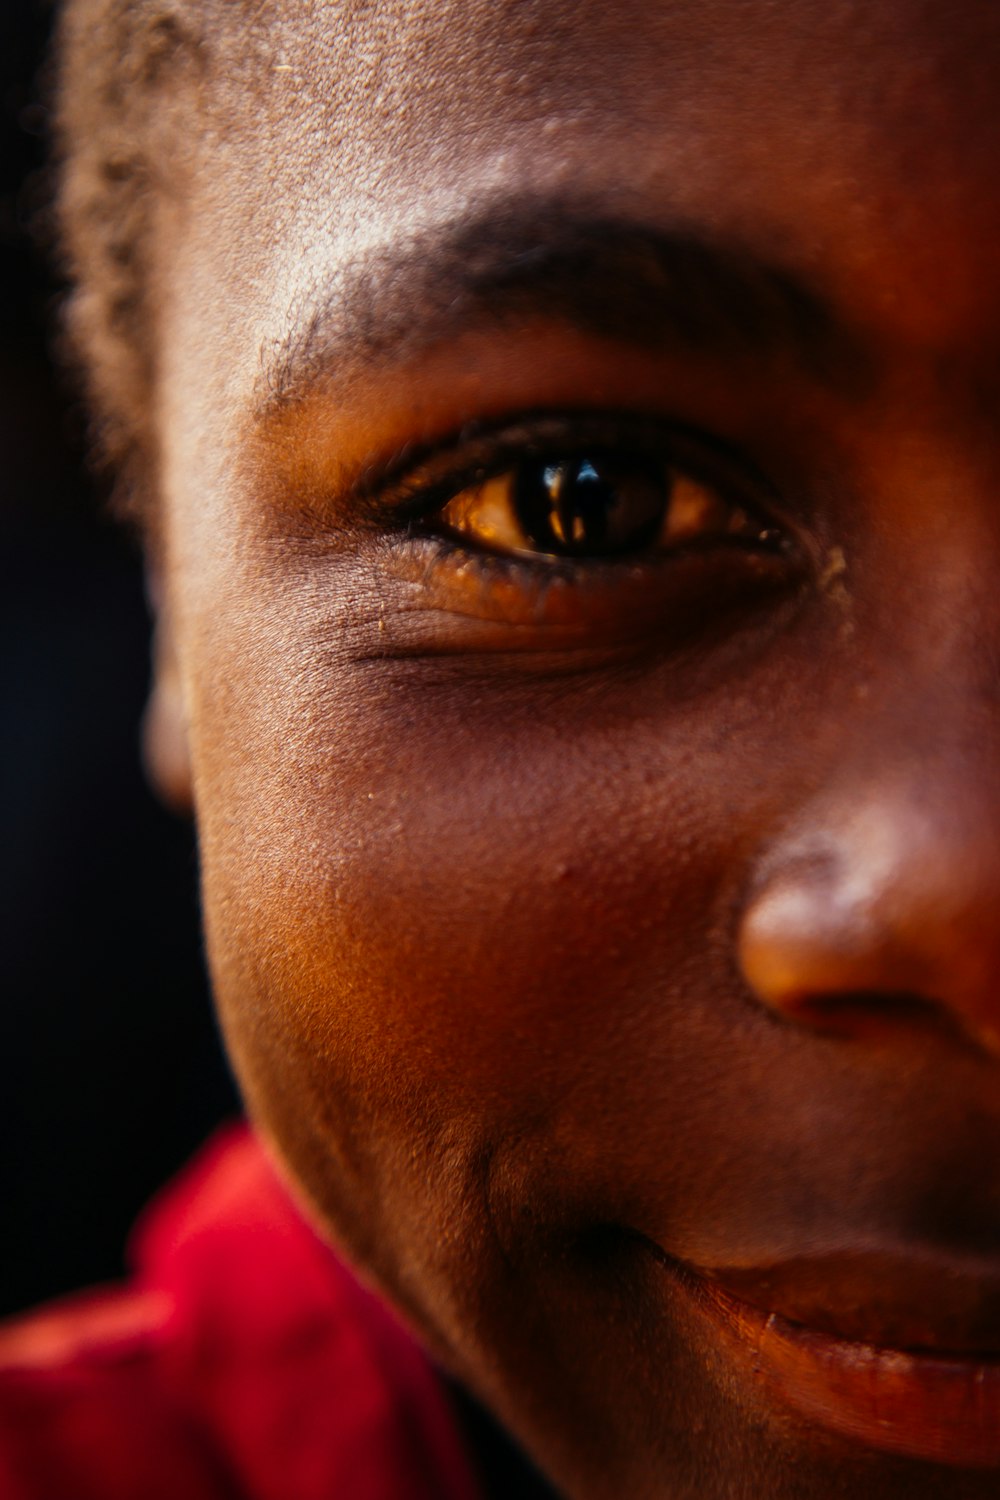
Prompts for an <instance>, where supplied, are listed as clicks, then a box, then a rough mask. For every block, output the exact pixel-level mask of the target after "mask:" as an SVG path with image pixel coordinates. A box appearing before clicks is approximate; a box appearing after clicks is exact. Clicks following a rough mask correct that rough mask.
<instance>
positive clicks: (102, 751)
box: [0, 0, 236, 1313]
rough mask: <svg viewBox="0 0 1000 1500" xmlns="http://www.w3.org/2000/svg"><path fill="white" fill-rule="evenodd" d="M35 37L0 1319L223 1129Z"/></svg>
mask: <svg viewBox="0 0 1000 1500" xmlns="http://www.w3.org/2000/svg"><path fill="white" fill-rule="evenodd" d="M50 22H51V13H50V7H49V6H48V5H44V4H42V3H40V0H0V73H2V77H0V91H2V143H0V767H2V779H0V798H2V823H0V961H2V966H3V967H2V971H0V972H2V976H3V977H2V981H0V1313H6V1312H10V1311H12V1310H14V1309H17V1308H21V1307H24V1306H27V1305H29V1304H31V1303H34V1302H36V1301H38V1300H39V1299H41V1298H44V1297H49V1296H52V1295H54V1294H56V1293H59V1292H62V1291H66V1290H69V1289H71V1288H74V1287H77V1286H81V1285H85V1284H88V1283H91V1282H94V1281H98V1280H106V1279H108V1278H111V1277H114V1276H117V1275H119V1274H120V1272H121V1269H122V1265H123V1249H124V1243H125V1238H126V1234H127V1230H128V1227H129V1225H130V1223H131V1222H132V1220H133V1219H134V1217H135V1214H136V1212H137V1210H138V1209H139V1208H140V1207H141V1205H142V1204H143V1202H144V1201H145V1200H146V1199H147V1198H148V1197H149V1196H150V1194H151V1193H152V1192H153V1191H154V1190H155V1188H156V1187H157V1186H158V1184H159V1183H161V1182H162V1181H163V1180H164V1179H165V1178H166V1177H167V1176H169V1174H170V1172H171V1171H172V1170H174V1169H175V1167H176V1166H177V1165H179V1163H180V1162H182V1161H183V1160H184V1158H185V1157H186V1156H187V1155H189V1154H190V1152H191V1150H192V1149H193V1148H194V1147H195V1146H196V1145H197V1143H198V1141H199V1140H200V1139H202V1138H203V1137H204V1136H205V1135H206V1134H207V1133H208V1132H209V1131H210V1130H211V1128H212V1126H213V1125H214V1124H215V1122H216V1121H218V1120H219V1119H220V1118H221V1117H223V1116H224V1115H229V1114H232V1113H233V1112H234V1111H235V1109H236V1103H235V1095H234V1092H233V1089H232V1084H231V1082H230V1079H229V1076H228V1073H227V1071H226V1068H225V1064H224V1062H223V1060H222V1056H221V1050H220V1047H219V1043H218V1039H217V1036H216V1032H215V1026H214V1022H213V1020H212V1018H211V1013H210V1008H209V1003H208V999H207V992H206V983H205V979H204V976H203V968H202V957H201V940H200V936H199V930H198V919H197V893H196V884H197V871H196V861H195V852H194V841H193V836H192V832H191V829H190V827H189V826H188V825H187V824H186V823H184V822H183V821H182V820H180V819H177V818H175V817H173V816H172V815H171V814H169V813H167V812H165V811H163V810H162V809H161V808H160V807H159V805H158V804H157V803H156V802H155V800H154V799H153V797H152V795H151V794H150V792H149V791H148V790H147V788H146V786H145V783H144V781H143V777H142V772H141V768H140V764H139V754H138V724H139V717H140V714H141V711H142V703H143V697H144V694H145V690H146V685H147V677H148V665H147V663H148V653H149V641H148V634H149V630H148V621H147V617H146V610H145V604H144V595H143V582H142V568H141V560H140V558H139V556H138V552H137V549H136V547H135V546H134V544H132V543H131V542H130V541H129V539H128V538H126V537H125V536H124V535H122V534H120V533H119V531H118V529H117V528H116V527H114V526H112V525H111V524H110V523H109V522H107V521H106V520H105V519H104V518H103V515H102V511H101V498H100V496H99V495H97V494H96V493H95V486H94V485H93V484H92V483H91V482H90V481H89V480H88V478H87V476H86V473H85V468H84V463H83V453H84V447H85V444H84V437H83V428H84V421H83V417H82V415H81V413H80V411H79V409H78V407H77V404H76V403H75V401H74V399H73V394H72V389H71V382H69V381H68V380H66V378H65V377H64V376H61V375H60V374H58V373H57V370H56V366H55V363H54V361H53V359H52V346H53V343H54V329H55V326H56V319H57V304H58V296H59V286H58V284H57V280H56V277H55V273H54V271H53V269H52V266H51V263H50V260H49V259H48V258H47V257H46V256H45V255H44V254H43V253H42V252H41V251H40V250H39V248H38V240H39V224H40V223H41V225H42V235H41V237H42V239H43V240H44V205H45V202H46V198H47V194H48V191H49V188H48V182H47V173H46V170H45V162H46V158H47V153H48V143H47V133H48V119H47V113H46V108H45V104H44V99H45V95H46V88H45V84H44V79H40V77H39V69H40V67H41V65H42V63H43V60H44V58H45V56H46V50H47V49H46V44H47V33H48V30H49V26H50ZM40 215H41V218H40Z"/></svg>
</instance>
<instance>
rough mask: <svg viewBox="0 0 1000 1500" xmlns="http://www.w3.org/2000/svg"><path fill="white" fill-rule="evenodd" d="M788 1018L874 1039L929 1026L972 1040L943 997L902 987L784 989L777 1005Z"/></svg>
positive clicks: (830, 1031)
mask: <svg viewBox="0 0 1000 1500" xmlns="http://www.w3.org/2000/svg"><path fill="white" fill-rule="evenodd" d="M781 1011H782V1014H783V1015H784V1016H785V1017H786V1018H787V1019H788V1020H789V1021H791V1022H797V1023H798V1024H800V1025H803V1026H808V1027H810V1028H811V1029H812V1030H814V1031H821V1032H824V1033H826V1034H827V1035H829V1036H840V1037H844V1038H850V1039H852V1040H854V1041H863V1040H870V1041H877V1040H878V1038H879V1037H880V1036H881V1035H882V1034H883V1033H884V1034H887V1035H889V1034H891V1035H892V1036H897V1035H898V1034H899V1033H900V1031H901V1030H912V1031H916V1032H921V1031H923V1032H930V1033H934V1034H937V1035H939V1036H947V1038H948V1039H949V1040H950V1041H952V1042H954V1041H956V1040H958V1041H961V1042H963V1043H965V1044H969V1045H972V1046H975V1047H976V1049H977V1050H978V1046H979V1044H978V1042H976V1041H975V1040H974V1038H972V1037H971V1036H970V1035H969V1033H968V1032H967V1031H966V1029H965V1028H964V1027H963V1026H962V1025H961V1024H960V1022H959V1021H958V1020H957V1018H956V1017H955V1015H954V1014H953V1012H952V1011H951V1010H950V1009H949V1008H948V1006H946V1005H944V1004H943V1003H941V1002H939V1001H937V1000H933V999H928V998H926V997H925V996H923V995H917V994H912V993H910V992H908V991H905V990H899V991H891V990H888V991H887V990H854V991H847V992H843V993H839V994H837V993H829V992H828V993H822V994H817V993H815V992H813V993H809V992H802V993H799V994H795V993H788V994H786V996H785V997H784V1003H783V1005H782V1007H781Z"/></svg>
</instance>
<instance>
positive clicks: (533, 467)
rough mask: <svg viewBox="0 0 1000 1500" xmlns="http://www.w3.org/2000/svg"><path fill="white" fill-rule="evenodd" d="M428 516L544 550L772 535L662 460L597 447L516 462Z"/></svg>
mask: <svg viewBox="0 0 1000 1500" xmlns="http://www.w3.org/2000/svg"><path fill="white" fill-rule="evenodd" d="M433 522H434V525H435V528H438V527H440V528H443V529H445V530H446V531H447V532H449V533H450V534H451V535H453V536H457V537H458V538H459V539H464V540H467V541H469V542H472V543H475V544H477V545H479V546H482V547H486V548H489V549H492V550H493V551H496V552H514V553H521V554H528V555H535V556H543V555H544V556H550V557H575V558H588V557H589V558H609V557H616V556H627V555H629V554H632V555H635V554H641V553H648V552H650V551H656V552H658V551H663V550H665V549H667V548H672V547H675V546H680V545H683V544H684V543H686V542H702V541H704V542H709V541H712V540H720V541H721V540H723V539H729V540H733V541H744V542H748V543H752V544H756V545H764V546H767V545H769V544H770V543H772V542H773V541H774V540H775V539H776V533H775V532H774V531H773V530H771V529H769V528H768V527H767V526H766V525H765V524H764V522H763V521H762V520H761V518H760V517H759V516H754V515H752V514H751V513H750V512H748V511H747V510H745V509H744V508H743V507H742V506H741V505H739V504H738V503H737V502H736V501H734V500H730V499H727V498H726V497H725V496H724V495H723V494H722V493H721V491H720V490H719V488H718V487H716V486H715V485H713V484H711V483H710V482H708V481H707V480H702V479H699V478H697V477H696V476H694V475H693V474H688V473H686V472H684V471H683V470H681V469H679V468H678V467H677V466H676V465H674V464H671V463H670V462H669V461H668V460H667V459H666V458H659V457H652V456H650V455H647V454H642V453H624V452H607V451H601V450H596V451H593V452H590V453H588V454H587V455H586V456H576V457H570V456H566V457H563V456H560V455H552V456H551V457H549V456H546V457H542V458H529V459H525V460H524V461H522V462H520V463H517V464H515V465H512V466H511V467H510V468H508V469H506V470H505V471H504V472H503V473H500V474H496V475H493V476H491V477H488V478H486V479H484V480H482V481H481V482H480V483H478V484H475V485H470V486H469V487H467V488H466V489H464V490H462V491H461V492H460V493H459V494H457V495H455V496H453V498H452V499H450V500H449V501H448V502H447V503H446V504H445V505H444V506H442V507H441V508H440V510H438V511H437V513H436V515H435V516H434V518H433Z"/></svg>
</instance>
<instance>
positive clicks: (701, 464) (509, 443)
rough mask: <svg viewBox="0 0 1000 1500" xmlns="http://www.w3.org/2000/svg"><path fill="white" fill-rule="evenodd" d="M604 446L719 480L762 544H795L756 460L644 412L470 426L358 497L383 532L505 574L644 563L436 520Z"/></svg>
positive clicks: (569, 572)
mask: <svg viewBox="0 0 1000 1500" xmlns="http://www.w3.org/2000/svg"><path fill="white" fill-rule="evenodd" d="M595 448H599V449H601V450H604V451H611V452H615V451H617V452H624V453H629V454H631V455H638V456H640V457H648V458H651V459H655V460H657V461H658V462H660V463H661V464H662V465H663V466H664V468H665V469H674V470H676V471H677V472H678V473H679V474H683V475H686V476H688V477H692V478H694V479H696V480H698V481H700V482H702V483H704V484H706V485H709V486H711V487H712V488H714V489H715V490H717V491H718V493H719V495H720V496H721V497H722V498H723V499H724V500H725V501H726V502H727V503H729V504H731V505H733V506H734V507H737V506H738V507H741V508H743V509H745V510H746V511H748V512H749V513H750V514H751V515H752V516H754V517H758V518H759V519H760V524H761V532H762V537H763V535H765V534H766V535H767V543H766V544H765V542H764V541H763V540H762V541H761V542H760V543H759V545H758V547H757V549H756V550H759V551H770V552H771V553H772V554H773V553H775V552H778V551H782V550H787V548H788V545H789V537H788V533H787V530H786V528H785V527H784V526H783V525H782V524H781V523H779V521H778V520H777V519H776V517H775V503H774V495H773V491H772V489H771V486H770V485H769V484H768V483H767V481H766V480H765V479H764V477H763V476H762V475H761V474H760V473H759V472H758V471H757V470H756V469H755V467H754V466H753V464H752V463H751V462H750V461H749V460H747V459H746V458H744V457H743V456H741V455H737V454H735V453H733V452H732V450H730V449H729V448H728V447H727V446H726V445H725V444H723V443H722V442H720V441H719V440H718V439H715V438H711V437H709V436H707V435H706V434H703V433H701V432H697V431H695V430H693V429H690V428H686V427H681V426H679V425H676V424H670V423H666V422H664V421H663V420H662V419H658V418H654V417H649V416H643V415H638V416H637V415H636V414H634V413H617V412H597V413H595V412H587V413H555V414H554V413H552V412H528V413H521V414H518V415H517V416H515V417H509V418H507V419H506V420H505V421H504V422H503V423H502V424H496V425H495V426H483V425H482V424H474V425H470V426H467V427H465V428H464V429H462V430H461V431H460V432H459V433H457V434H455V435H454V436H453V437H452V438H451V439H445V440H444V441H443V442H439V443H437V444H435V445H434V446H433V447H431V446H429V445H428V446H427V447H425V448H422V449H417V450H414V449H412V448H410V449H407V450H405V451H404V452H403V453H401V454H397V455H395V456H394V457H393V459H392V460H390V461H389V462H388V463H387V464H385V465H383V466H380V467H373V468H370V469H369V470H368V471H367V472H366V474H365V475H364V477H363V480H362V482H361V484H360V485H359V486H357V487H356V498H357V499H358V500H359V501H360V502H361V505H362V508H363V509H364V510H365V511H367V512H368V514H369V516H370V518H371V520H372V522H373V523H374V524H376V525H378V526H379V527H380V528H384V529H386V530H388V531H389V532H390V533H395V534H396V536H397V537H398V536H404V537H406V538H407V539H408V540H412V539H414V538H416V537H419V538H421V539H423V540H424V541H425V542H433V543H436V544H438V545H439V546H443V547H447V548H449V549H454V550H455V551H456V552H460V553H462V554H464V555H465V556H466V557H468V558H469V559H470V561H473V562H475V564H477V565H478V566H479V567H481V568H483V569H485V570H487V571H496V570H497V569H498V568H501V569H503V570H504V571H505V572H509V571H515V572H523V571H524V570H527V571H529V572H530V573H532V574H533V575H536V576H537V574H538V573H539V572H542V571H544V572H547V573H549V574H552V575H555V574H560V575H562V576H564V577H575V576H578V575H579V574H580V573H581V572H583V571H586V572H587V573H588V574H591V573H594V572H595V571H596V570H597V569H608V568H618V569H620V568H621V567H622V566H632V567H634V566H635V563H636V556H635V555H626V556H621V557H615V556H607V557H599V556H594V557H571V556H553V555H551V554H546V553H544V552H541V551H539V552H537V553H522V552H508V551H503V550H495V549H491V548H489V547H488V546H486V545H483V544H477V543H476V542H475V541H473V540H469V539H468V538H467V537H464V536H462V535H461V534H457V533H456V532H454V531H449V530H448V529H447V528H445V527H442V528H441V529H440V530H435V529H434V527H433V521H434V518H435V517H436V516H437V515H438V514H439V513H440V512H441V511H442V510H443V509H444V507H445V506H446V505H447V504H448V503H449V502H450V501H452V500H454V499H455V498H456V497H457V496H459V495H460V494H462V493H463V492H464V491H466V490H468V489H471V488H474V487H476V486H481V485H483V484H485V483H486V482H487V481H489V480H491V479H494V478H498V477H502V476H503V475H504V474H506V473H507V472H509V471H510V470H511V469H513V468H515V467H516V466H518V465H522V464H524V463H526V462H531V461H532V460H538V459H541V458H545V457H551V456H552V455H553V453H558V454H559V455H560V457H562V458H566V459H572V458H573V457H578V458H583V457H586V456H587V451H588V450H590V451H593V450H594V449H595ZM721 544H722V539H721V538H716V539H715V545H721ZM732 544H733V545H736V546H742V547H743V548H744V549H746V550H752V546H751V544H750V543H749V542H747V541H745V540H744V541H736V539H733V543H732ZM697 546H698V544H697V542H691V543H688V544H686V545H684V544H681V546H679V547H677V548H675V549H673V551H674V552H679V551H682V550H683V551H685V552H689V551H692V550H696V549H697ZM661 555H662V556H663V557H667V556H669V555H671V553H670V552H669V551H665V552H664V553H663V554H661ZM640 560H646V561H648V560H649V559H648V558H646V559H640Z"/></svg>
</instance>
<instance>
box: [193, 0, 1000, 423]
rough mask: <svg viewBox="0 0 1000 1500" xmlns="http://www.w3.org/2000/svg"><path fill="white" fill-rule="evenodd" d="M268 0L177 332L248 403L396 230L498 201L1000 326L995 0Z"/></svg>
mask: <svg viewBox="0 0 1000 1500" xmlns="http://www.w3.org/2000/svg"><path fill="white" fill-rule="evenodd" d="M264 9H265V10H266V15H264V16H263V18H262V20H261V22H260V25H259V26H257V25H256V24H255V23H254V22H253V21H251V20H250V19H247V18H246V17H245V15H244V13H243V10H242V7H240V11H239V14H240V15H241V16H243V19H240V20H237V19H236V16H237V14H238V13H237V9H236V8H235V7H233V8H231V9H229V8H225V9H223V10H221V11H220V13H219V15H220V19H219V20H218V22H217V33H216V36H215V38H214V48H213V49H212V53H211V55H212V64H211V77H210V81H209V86H208V87H207V88H206V89H205V91H204V95H203V100H202V103H201V116H202V126H203V128H202V129H200V130H199V132H198V134H197V137H191V138H189V140H188V143H187V152H188V157H189V165H190V168H191V172H190V180H189V182H188V183H187V184H186V187H185V191H184V192H183V194H178V195H177V198H176V201H175V205H174V207H175V209H176V217H175V225H176V226H178V227H179V232H178V233H177V234H176V235H175V236H173V237H169V236H168V237H167V238H168V239H169V251H168V255H167V259H168V262H169V265H168V276H167V285H168V296H171V297H172V298H173V307H172V311H173V313H174V314H175V316H174V317H173V319H172V325H171V326H172V328H173V331H174V333H175V335H176V339H177V342H178V343H179V344H180V345H181V346H186V347H188V348H191V347H197V350H198V356H199V371H200V375H201V379H202V383H203V384H204V382H206V381H210V380H214V381H216V382H217V383H220V384H221V385H222V386H224V387H225V390H226V394H227V396H229V397H232V396H234V395H235V396H236V397H238V398H241V399H242V398H244V397H246V398H249V397H250V395H251V393H252V388H253V387H254V386H259V384H260V378H261V370H262V368H263V369H264V372H265V375H264V379H265V384H266V381H267V379H269V378H270V376H269V374H268V373H267V372H268V367H269V363H270V357H271V355H272V354H273V356H274V357H275V359H276V360H277V363H278V364H279V365H280V363H281V354H282V351H283V350H284V349H285V348H286V347H287V344H288V341H289V339H290V338H295V337H301V333H302V330H303V329H304V328H307V327H308V326H309V324H310V321H311V320H313V319H315V317H316V315H317V309H319V308H322V307H328V306H329V305H330V304H331V303H333V304H336V302H337V300H338V297H340V295H341V282H342V279H343V278H344V276H345V275H346V274H347V272H348V271H350V272H351V273H352V274H353V273H354V272H355V271H356V270H357V268H358V267H361V268H362V270H364V268H365V267H366V266H369V265H370V266H372V267H374V268H375V272H374V274H375V275H376V277H377V275H378V274H379V268H380V267H382V268H384V267H385V266H386V265H387V264H389V265H391V264H392V259H391V257H390V258H389V260H388V261H387V260H386V257H385V252H386V250H387V249H390V250H391V249H393V247H398V246H399V245H402V244H413V245H417V246H418V251H417V253H414V254H412V255H411V256H410V257H409V261H408V262H407V261H406V259H405V257H404V261H403V264H404V266H405V265H406V264H407V263H408V264H409V265H410V266H411V267H416V266H418V265H419V264H420V260H421V256H420V253H419V244H420V242H421V240H422V238H423V239H428V240H431V241H432V240H433V237H434V234H435V232H437V231H438V230H439V229H441V227H442V226H444V228H445V229H447V228H448V227H449V226H454V225H456V224H461V223H462V222H464V221H465V220H468V219H469V218H475V217H477V216H478V217H479V218H481V219H484V220H485V221H487V222H488V220H489V217H490V205H491V204H496V203H500V204H503V205H504V206H505V207H507V206H510V205H511V204H512V203H515V202H516V203H519V204H521V205H526V207H525V208H524V209H523V211H521V212H520V214H519V216H520V219H521V221H522V222H524V221H530V217H531V214H532V213H533V212H535V211H536V210H537V212H538V215H539V219H540V222H541V221H547V222H548V223H549V224H551V223H552V222H553V221H554V220H555V219H556V218H557V217H558V213H559V206H560V205H561V204H562V203H564V202H565V201H566V200H567V198H568V197H569V198H572V199H573V200H574V201H577V202H579V201H584V202H586V203H587V204H588V205H590V206H591V207H592V208H593V210H594V213H595V216H596V217H597V218H599V219H607V218H614V219H618V220H624V221H627V222H628V223H630V224H640V225H652V226H653V227H654V228H662V227H664V226H667V227H669V226H677V225H680V226H681V227H682V229H683V232H684V233H691V232H693V233H696V234H707V235H709V236H711V237H713V238H715V239H717V240H719V241H720V242H723V243H725V244H726V245H734V246H737V247H739V249H740V250H741V251H743V250H747V251H749V252H750V253H751V254H753V255H754V256H760V257H761V258H762V259H764V260H765V261H767V262H768V263H769V264H776V265H780V266H783V267H784V266H787V267H790V268H792V269H793V270H794V271H795V272H796V273H797V274H798V273H802V274H803V275H804V277H805V279H806V280H808V281H809V282H810V283H811V284H815V285H817V286H820V287H822V288H823V289H824V292H825V293H827V294H828V295H829V296H830V298H831V300H832V301H833V302H834V303H837V304H839V305H841V306H842V307H843V308H844V309H845V312H846V316H847V317H848V318H849V319H851V320H853V321H855V322H858V323H860V324H863V325H867V326H868V327H869V328H870V329H871V330H872V332H873V337H882V336H884V337H886V338H888V339H890V340H892V339H895V340H896V342H897V343H899V344H900V345H906V346H913V345H917V346H924V347H926V348H928V349H933V350H935V351H936V353H937V354H938V355H939V356H940V355H943V354H944V353H945V351H949V352H951V351H953V350H954V347H955V346H956V345H960V344H963V343H964V344H966V345H971V344H973V343H976V344H977V345H978V346H980V347H981V346H982V343H983V329H984V324H986V325H990V324H992V325H993V326H994V327H995V328H996V331H997V337H998V338H1000V297H998V296H994V293H993V291H992V288H993V287H994V286H996V285H997V284H998V272H1000V253H998V249H997V247H998V246H1000V194H998V192H997V189H996V163H997V157H998V149H1000V134H998V132H1000V112H997V111H996V109H995V108H994V101H995V96H996V86H997V81H998V78H1000V8H997V7H996V6H994V5H992V4H991V3H989V0H972V3H965V4H959V5H955V4H953V3H946V0H894V3H893V4H892V5H885V6H871V5H865V4H860V3H848V0H843V3H820V0H789V3H786V4H783V5H780V6H776V5H774V4H772V3H769V0H691V3H688V0H670V3H663V0H661V3H653V4H645V5H628V6H622V5H616V4H611V3H608V0H576V3H573V4H569V3H565V0H534V3H523V0H480V3H473V4H468V3H455V4H451V3H442V0H426V3H406V4H397V5H392V6H386V5H369V4H334V3H324V0H313V3H312V4H306V5H295V6H293V5H283V6H281V7H272V6H269V7H266V8H264ZM181 154H183V152H182V153H181ZM405 274H406V273H405V270H404V273H403V275H404V278H405ZM433 274H434V272H433V268H432V270H431V272H430V277H429V278H428V275H426V274H425V276H424V280H425V281H426V280H428V279H433ZM356 279H357V278H356V277H355V280H356ZM384 279H385V281H386V285H387V287H388V284H389V282H390V280H392V279H393V278H392V277H391V276H389V275H388V274H386V275H385V277H384ZM395 283H396V286H395V291H396V294H397V300H399V297H398V293H399V286H398V283H399V275H395ZM377 295H378V288H377V287H376V288H375V293H374V300H376V301H377ZM345 301H346V299H345ZM402 301H403V303H404V304H405V289H404V294H403V298H402ZM994 303H996V304H997V305H996V306H994V305H993V304H994ZM351 337H352V339H353V340H354V344H355V347H357V345H358V328H357V326H356V325H355V326H354V327H353V328H352V330H351ZM269 351H270V353H269ZM169 364H170V361H169V358H168V360H167V368H168V369H169ZM185 379H186V373H185Z"/></svg>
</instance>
